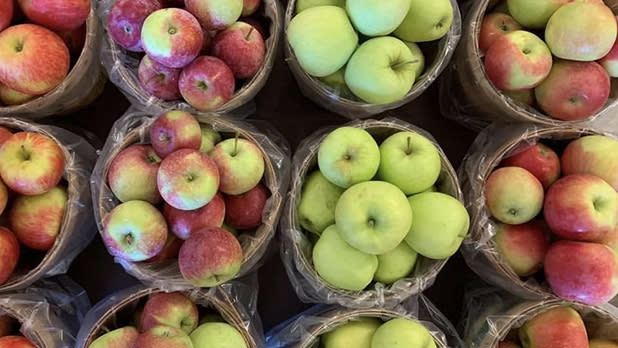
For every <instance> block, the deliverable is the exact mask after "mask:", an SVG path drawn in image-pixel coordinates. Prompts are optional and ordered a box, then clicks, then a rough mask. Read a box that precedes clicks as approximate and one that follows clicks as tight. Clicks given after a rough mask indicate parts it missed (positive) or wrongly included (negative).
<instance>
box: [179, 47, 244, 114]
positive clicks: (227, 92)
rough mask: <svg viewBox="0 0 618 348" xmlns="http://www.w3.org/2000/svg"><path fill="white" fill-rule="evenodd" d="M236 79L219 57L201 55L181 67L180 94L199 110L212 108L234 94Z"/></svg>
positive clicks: (226, 100)
mask: <svg viewBox="0 0 618 348" xmlns="http://www.w3.org/2000/svg"><path fill="white" fill-rule="evenodd" d="M235 86H236V80H235V79H234V73H233V72H232V70H231V69H230V68H229V67H228V66H227V65H226V64H225V63H224V62H223V61H222V60H221V59H219V58H215V57H206V56H202V57H199V58H197V59H196V60H194V61H193V63H191V64H189V65H188V66H187V67H185V68H184V69H182V72H181V73H180V80H179V81H178V87H179V88H180V94H182V97H183V98H184V99H185V100H186V101H187V103H189V105H191V106H192V107H194V108H196V109H197V110H200V111H209V110H214V109H216V108H218V107H220V106H222V105H224V104H225V103H227V102H228V101H229V100H230V99H232V97H233V96H234V89H235V88H236V87H235Z"/></svg>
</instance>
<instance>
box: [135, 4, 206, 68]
mask: <svg viewBox="0 0 618 348" xmlns="http://www.w3.org/2000/svg"><path fill="white" fill-rule="evenodd" d="M203 40H204V33H203V32H202V27H200V23H198V21H197V19H195V17H193V15H191V13H189V12H187V11H185V10H183V9H179V8H164V9H161V10H157V11H155V12H153V13H151V14H150V15H149V16H148V17H147V18H146V20H145V21H144V25H143V26H142V46H143V48H144V51H146V54H148V56H149V57H150V59H152V60H154V61H155V62H157V63H161V64H163V65H165V66H167V67H170V68H182V67H185V66H187V65H188V64H189V63H191V62H192V61H193V60H194V59H195V58H197V56H199V54H200V52H201V51H202V46H203Z"/></svg>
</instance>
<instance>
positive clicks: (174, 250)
mask: <svg viewBox="0 0 618 348" xmlns="http://www.w3.org/2000/svg"><path fill="white" fill-rule="evenodd" d="M182 242H183V240H182V239H179V238H177V237H176V236H175V235H174V234H173V233H168V234H167V241H166V242H165V245H164V246H163V249H162V250H161V251H160V252H159V253H158V254H157V255H155V256H154V257H152V258H150V259H148V260H146V262H148V263H154V262H162V261H167V260H172V259H175V258H178V252H180V247H182Z"/></svg>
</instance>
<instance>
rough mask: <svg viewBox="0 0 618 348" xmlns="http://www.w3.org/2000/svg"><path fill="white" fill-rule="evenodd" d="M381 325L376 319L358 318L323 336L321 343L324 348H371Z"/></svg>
mask: <svg viewBox="0 0 618 348" xmlns="http://www.w3.org/2000/svg"><path fill="white" fill-rule="evenodd" d="M381 324H382V322H380V320H378V319H376V318H371V317H360V318H356V319H354V320H350V321H349V322H347V323H346V324H343V325H340V326H337V327H336V328H334V329H333V330H331V331H329V332H327V333H325V334H323V335H322V336H321V339H320V342H321V343H322V345H323V347H324V348H342V347H354V348H371V338H372V337H373V334H374V333H375V332H376V330H377V329H378V328H379V327H380V325H381Z"/></svg>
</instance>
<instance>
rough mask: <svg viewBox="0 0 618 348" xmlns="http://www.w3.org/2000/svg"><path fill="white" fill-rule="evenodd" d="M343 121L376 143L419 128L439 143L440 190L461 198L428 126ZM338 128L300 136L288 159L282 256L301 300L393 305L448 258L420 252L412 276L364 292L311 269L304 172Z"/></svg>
mask: <svg viewBox="0 0 618 348" xmlns="http://www.w3.org/2000/svg"><path fill="white" fill-rule="evenodd" d="M345 126H351V127H359V128H364V129H366V130H367V131H368V132H369V133H371V134H372V135H373V136H374V137H375V138H376V140H377V141H378V143H380V142H381V141H382V140H384V139H386V138H387V137H388V136H390V135H392V134H394V133H396V132H399V131H411V132H415V133H419V134H421V135H423V136H424V137H426V138H428V139H430V140H431V141H432V142H433V143H434V145H436V147H437V148H438V150H439V152H440V155H441V159H442V172H441V174H440V178H439V179H438V183H439V185H438V190H439V191H440V192H444V193H447V194H449V195H451V196H453V197H455V198H457V199H458V200H460V201H462V202H463V194H462V192H461V189H460V187H459V181H458V179H457V175H456V173H455V170H454V169H453V167H452V166H451V164H450V163H449V161H448V158H447V157H446V155H445V154H444V152H443V151H442V149H441V148H440V146H439V145H438V143H437V141H436V140H435V139H434V138H433V137H432V136H431V134H429V133H427V132H426V131H424V130H422V129H420V128H418V127H415V126H413V125H411V124H409V123H407V122H404V121H401V120H399V119H396V118H386V119H383V120H381V121H376V120H363V121H360V120H357V121H352V122H350V123H348V124H346V125H345ZM335 128H336V127H328V128H324V129H321V130H319V131H317V132H315V133H313V134H312V135H311V136H309V137H308V138H306V139H305V140H303V142H302V143H301V144H300V146H299V147H298V149H297V150H296V153H295V154H294V158H293V163H292V182H291V185H290V192H289V194H288V197H287V198H288V200H287V203H286V206H285V210H284V213H283V217H282V221H281V225H280V231H281V234H282V246H281V258H282V260H283V263H284V265H285V268H286V271H287V273H288V277H289V279H290V282H291V283H292V286H293V287H294V289H295V290H296V294H297V295H298V297H299V298H300V299H301V301H303V302H309V303H328V304H339V305H342V306H344V307H350V308H370V307H377V306H385V307H393V306H395V305H397V304H398V303H400V302H402V301H403V300H405V299H406V298H408V297H410V296H412V295H416V294H419V293H421V292H422V291H424V290H425V289H427V288H428V287H430V286H431V285H433V283H434V281H435V278H436V276H437V275H438V273H439V272H440V270H441V269H442V268H443V267H444V265H445V264H446V262H447V261H448V259H445V260H431V259H428V258H424V257H421V256H419V258H418V261H417V263H416V266H415V268H414V270H413V272H412V275H411V276H408V277H407V278H404V279H401V280H398V281H397V282H395V283H394V284H392V285H389V286H385V285H384V284H381V283H372V284H370V285H369V287H368V288H367V289H365V290H363V291H347V290H342V289H338V288H336V287H334V286H332V285H329V284H327V283H326V282H324V281H323V280H322V279H321V278H320V276H319V275H318V273H317V272H316V271H315V269H314V268H313V261H312V250H313V243H312V242H311V240H310V239H309V238H308V236H307V235H306V233H309V232H305V231H304V230H303V229H302V228H301V226H300V222H299V219H298V216H297V215H298V214H297V208H298V205H299V203H300V196H301V191H302V186H303V183H304V180H305V177H306V175H308V174H309V173H310V171H312V170H313V169H315V168H317V152H318V148H319V146H320V143H321V142H322V140H323V139H324V138H325V137H326V136H327V135H328V134H329V133H330V132H331V131H332V130H334V129H335Z"/></svg>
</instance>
